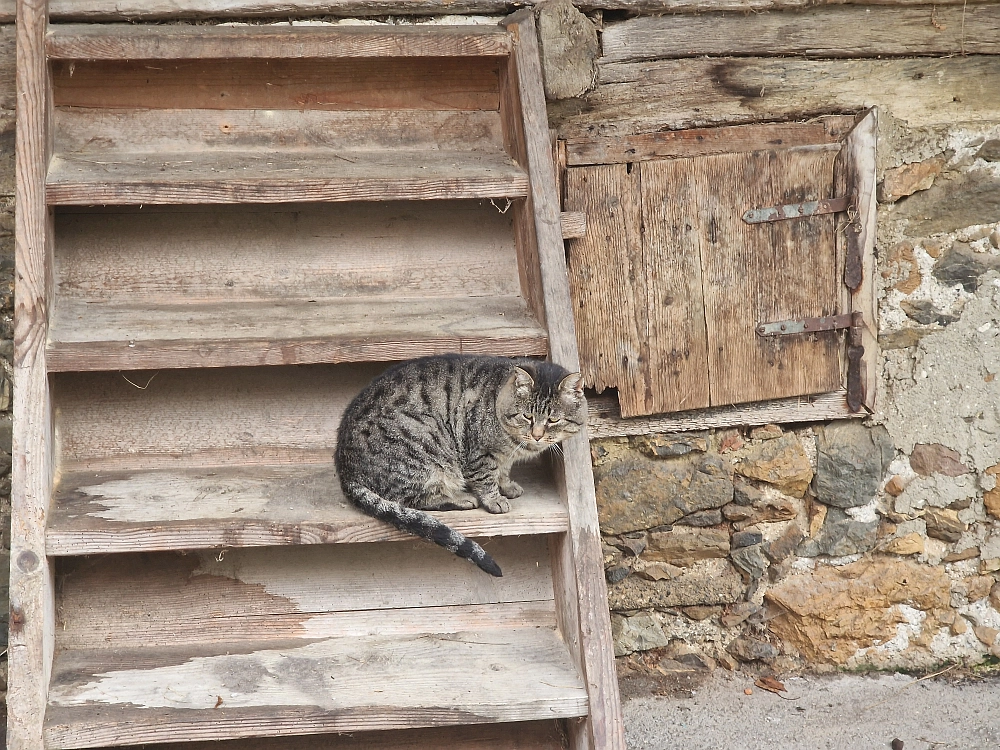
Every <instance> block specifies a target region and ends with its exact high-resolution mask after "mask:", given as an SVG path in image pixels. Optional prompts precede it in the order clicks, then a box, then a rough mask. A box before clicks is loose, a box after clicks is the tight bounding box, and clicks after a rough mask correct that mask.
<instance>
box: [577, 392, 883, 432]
mask: <svg viewBox="0 0 1000 750" xmlns="http://www.w3.org/2000/svg"><path fill="white" fill-rule="evenodd" d="M858 416H864V415H863V414H860V415H859V414H853V413H852V412H851V410H850V409H849V408H848V406H847V394H846V391H843V390H840V391H836V392H833V393H824V394H820V395H818V396H799V397H796V398H786V399H777V400H774V401H762V402H760V403H755V404H737V405H734V406H718V407H713V408H709V409H698V410H694V411H687V412H678V413H676V414H659V415H655V416H651V417H634V418H632V419H622V417H621V411H620V409H619V407H618V399H616V398H615V397H614V396H599V397H597V398H592V399H590V418H589V420H588V430H589V432H590V436H591V437H592V438H595V439H596V438H606V437H619V436H623V435H646V434H649V433H651V432H685V431H689V430H707V429H713V428H717V427H736V426H740V425H762V424H787V423H790V422H825V421H828V420H831V419H848V418H850V417H858Z"/></svg>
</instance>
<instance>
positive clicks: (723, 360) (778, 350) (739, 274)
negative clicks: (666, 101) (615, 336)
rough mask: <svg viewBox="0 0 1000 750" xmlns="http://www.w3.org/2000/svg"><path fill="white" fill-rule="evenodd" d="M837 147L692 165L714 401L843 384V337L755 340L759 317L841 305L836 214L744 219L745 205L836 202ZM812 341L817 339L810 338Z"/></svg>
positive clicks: (823, 311)
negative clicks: (765, 220) (698, 200)
mask: <svg viewBox="0 0 1000 750" xmlns="http://www.w3.org/2000/svg"><path fill="white" fill-rule="evenodd" d="M838 151H839V149H837V148H836V147H834V148H832V149H831V148H829V147H828V148H826V149H824V150H814V149H793V150H788V151H777V152H762V151H756V152H751V153H747V154H731V155H718V156H705V157H699V158H697V159H692V160H691V164H690V167H689V169H690V170H691V172H692V174H693V175H694V179H695V180H696V181H697V182H698V183H699V187H700V193H701V201H702V202H701V204H700V206H699V210H698V214H697V217H695V216H694V215H693V214H692V213H689V214H688V215H689V217H690V218H689V222H690V223H692V224H694V225H695V227H696V231H697V232H698V233H699V235H700V244H701V247H702V254H701V264H702V274H703V280H704V290H705V318H706V322H707V329H708V363H709V364H708V373H709V382H710V387H711V403H712V405H713V406H720V405H723V404H734V403H743V402H747V401H761V400H767V399H775V398H784V397H787V396H798V395H805V394H813V393H826V392H829V391H834V390H837V389H838V388H839V387H840V386H841V373H840V345H841V335H840V334H838V333H837V332H827V333H821V334H817V335H816V336H804V335H793V336H767V337H763V336H758V335H757V334H756V333H755V330H754V329H755V328H756V326H757V325H758V324H759V323H769V322H773V321H782V320H795V319H798V318H803V317H815V316H825V315H833V314H835V313H836V312H837V308H838V304H839V294H838V280H837V279H836V278H835V269H836V257H835V253H836V250H835V237H834V228H835V223H834V219H833V216H832V215H823V216H813V217H808V218H803V219H794V220H789V221H777V222H769V223H766V224H747V223H746V222H744V221H743V218H742V215H743V212H744V211H746V210H747V209H748V208H757V207H760V206H771V205H776V204H779V203H794V202H800V201H804V200H818V199H822V198H832V197H834V196H833V195H832V191H833V162H834V159H835V158H836V156H837V152H838ZM814 339H815V340H814Z"/></svg>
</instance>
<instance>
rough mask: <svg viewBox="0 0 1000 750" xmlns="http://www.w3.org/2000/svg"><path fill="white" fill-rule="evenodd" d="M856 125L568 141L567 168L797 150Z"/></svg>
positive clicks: (849, 120)
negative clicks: (776, 150) (745, 152)
mask: <svg viewBox="0 0 1000 750" xmlns="http://www.w3.org/2000/svg"><path fill="white" fill-rule="evenodd" d="M853 127H854V117H852V116H850V115H831V116H829V117H819V118H816V119H815V120H810V121H809V122H785V123H782V122H779V123H765V124H759V125H757V124H755V125H733V126H730V127H720V128H702V129H692V130H676V131H670V130H668V131H663V132H659V133H639V134H637V135H625V136H620V137H605V138H600V137H593V138H578V139H573V140H569V141H565V143H566V158H567V163H568V165H569V166H571V167H574V166H582V165H586V164H627V163H632V162H637V161H646V160H649V159H676V158H681V157H689V156H707V155H709V154H732V153H738V152H740V151H764V150H768V149H785V148H797V147H800V146H809V145H814V144H820V143H839V142H840V141H841V140H842V139H843V138H844V136H845V135H847V133H848V132H849V131H850V130H851V128H853Z"/></svg>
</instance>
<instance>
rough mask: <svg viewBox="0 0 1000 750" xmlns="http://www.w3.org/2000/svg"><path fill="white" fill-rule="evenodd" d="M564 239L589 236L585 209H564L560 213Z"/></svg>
mask: <svg viewBox="0 0 1000 750" xmlns="http://www.w3.org/2000/svg"><path fill="white" fill-rule="evenodd" d="M559 223H560V225H561V226H562V237H563V239H564V240H573V239H579V238H580V237H586V236H587V214H585V213H584V212H583V211H563V212H562V213H561V214H560V215H559Z"/></svg>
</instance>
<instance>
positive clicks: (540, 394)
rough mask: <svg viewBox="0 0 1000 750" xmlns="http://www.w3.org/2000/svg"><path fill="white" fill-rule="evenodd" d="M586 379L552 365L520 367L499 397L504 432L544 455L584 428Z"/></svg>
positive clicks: (502, 389) (525, 446)
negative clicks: (542, 452)
mask: <svg viewBox="0 0 1000 750" xmlns="http://www.w3.org/2000/svg"><path fill="white" fill-rule="evenodd" d="M585 404H586V401H585V399H584V397H583V375H581V374H580V373H578V372H573V373H571V372H567V371H566V370H565V369H563V368H562V367H559V366H558V365H554V364H552V363H549V362H523V363H519V365H518V366H517V367H515V368H514V371H513V372H512V373H511V374H510V376H509V377H508V378H507V380H506V382H505V383H504V385H503V387H502V388H501V389H500V393H499V395H498V397H497V416H498V417H499V418H500V424H501V425H502V426H503V429H504V430H505V431H506V432H507V434H509V435H510V436H511V437H512V438H513V439H514V440H515V441H517V442H518V443H520V444H521V446H522V447H523V448H524V449H526V450H528V451H531V452H540V451H543V450H545V449H546V448H549V447H550V446H552V445H555V444H556V443H560V442H562V441H563V440H565V439H566V438H568V437H569V436H570V435H573V434H574V433H576V432H579V430H580V428H581V427H583V424H584V421H585V417H584V409H585Z"/></svg>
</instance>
